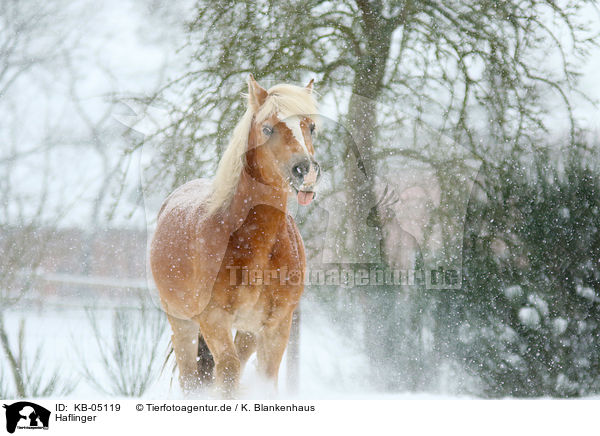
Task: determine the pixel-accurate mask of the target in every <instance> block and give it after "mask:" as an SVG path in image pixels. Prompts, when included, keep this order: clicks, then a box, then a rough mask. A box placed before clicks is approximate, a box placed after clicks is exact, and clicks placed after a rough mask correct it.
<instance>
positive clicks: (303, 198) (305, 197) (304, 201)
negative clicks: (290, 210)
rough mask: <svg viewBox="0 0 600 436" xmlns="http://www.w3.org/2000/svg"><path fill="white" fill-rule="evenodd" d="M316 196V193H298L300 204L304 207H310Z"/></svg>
mask: <svg viewBox="0 0 600 436" xmlns="http://www.w3.org/2000/svg"><path fill="white" fill-rule="evenodd" d="M314 195H315V193H314V192H306V191H298V203H300V204H301V205H302V206H308V205H309V204H310V202H311V201H312V199H313V196H314Z"/></svg>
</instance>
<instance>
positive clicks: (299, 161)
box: [246, 76, 321, 206]
mask: <svg viewBox="0 0 600 436" xmlns="http://www.w3.org/2000/svg"><path fill="white" fill-rule="evenodd" d="M312 86H313V81H312V80H311V81H310V83H309V84H308V85H307V86H306V87H304V88H303V87H298V86H292V85H276V86H274V87H272V88H271V89H269V90H268V91H267V90H265V89H264V88H262V87H261V86H260V85H259V84H258V83H257V82H256V80H254V77H252V76H250V79H249V81H248V109H249V110H251V111H252V112H253V114H254V116H253V118H252V125H251V127H250V136H249V139H248V154H247V159H246V161H247V163H248V167H249V169H250V171H251V174H252V175H253V177H255V178H257V179H258V180H260V181H261V182H262V183H266V184H269V185H272V186H278V187H281V188H282V189H289V190H293V191H294V193H295V194H296V196H297V199H298V203H300V204H301V205H303V206H306V205H308V204H309V203H310V202H311V201H312V200H313V198H314V196H315V189H316V186H317V182H318V181H319V178H320V175H321V169H320V166H319V164H318V163H317V161H316V159H315V157H314V155H315V149H314V147H313V137H314V134H315V131H316V127H317V124H316V122H317V120H316V113H317V109H316V103H315V100H314V97H313V93H312Z"/></svg>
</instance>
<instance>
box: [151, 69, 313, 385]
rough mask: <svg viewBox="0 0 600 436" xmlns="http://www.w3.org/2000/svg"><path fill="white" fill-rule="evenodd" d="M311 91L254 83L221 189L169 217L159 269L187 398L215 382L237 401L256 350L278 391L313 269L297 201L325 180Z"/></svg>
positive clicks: (195, 196) (168, 212) (203, 191)
mask: <svg viewBox="0 0 600 436" xmlns="http://www.w3.org/2000/svg"><path fill="white" fill-rule="evenodd" d="M312 88H313V81H312V80H311V81H310V83H309V84H308V85H307V86H306V87H298V86H293V85H287V84H280V85H276V86H273V87H272V88H270V89H269V90H265V89H264V88H262V87H261V86H260V85H259V84H258V83H257V82H256V81H255V80H254V78H253V77H252V75H251V76H250V78H249V80H248V96H247V99H248V105H247V110H246V113H245V114H244V116H243V118H242V119H241V120H240V122H239V123H238V125H237V127H236V128H235V130H234V132H233V135H232V138H231V140H230V143H229V145H228V147H227V148H226V150H225V152H224V154H223V156H222V158H221V160H220V162H219V165H218V167H217V172H216V175H215V178H214V179H213V181H212V183H210V182H208V183H206V182H204V181H203V180H200V179H198V180H193V181H191V182H188V183H186V184H184V185H182V186H180V187H179V188H178V189H176V190H175V191H174V192H173V193H172V194H171V195H170V196H169V197H168V198H167V199H166V200H165V202H164V203H163V205H162V208H161V210H160V212H159V215H158V221H157V227H156V232H155V234H154V238H153V241H152V244H151V249H150V266H151V269H152V274H153V276H154V281H155V283H156V286H157V288H158V291H159V295H160V299H161V303H162V305H163V308H164V310H165V311H166V313H167V316H168V319H169V323H170V324H171V328H172V331H173V335H172V338H171V339H172V343H173V350H174V352H175V358H176V361H177V367H178V369H179V382H180V384H181V387H182V388H183V390H184V392H190V391H194V390H196V389H198V388H200V387H201V386H202V385H203V383H204V382H206V381H210V380H213V379H214V381H215V382H216V384H217V386H218V387H219V389H220V390H221V391H222V392H223V393H224V395H225V396H228V397H231V396H235V394H236V392H237V389H238V386H239V379H240V373H241V370H242V368H243V366H244V364H245V363H246V362H247V360H248V358H249V357H250V356H251V355H252V353H253V352H254V351H256V352H257V360H258V370H259V372H260V373H261V374H262V375H263V376H264V377H265V378H267V379H268V380H271V381H272V382H273V385H274V387H275V388H276V385H277V375H278V372H279V366H280V363H281V359H282V356H283V353H284V351H285V348H286V346H287V343H288V338H289V334H290V328H291V323H292V315H293V312H294V310H295V309H296V307H297V306H298V303H299V301H300V296H301V295H302V292H303V290H304V273H305V267H306V260H305V254H304V245H303V242H302V238H301V236H300V233H299V231H298V228H297V226H296V223H295V222H294V220H293V218H292V217H291V216H290V215H289V214H288V211H287V204H288V196H289V195H290V194H295V195H296V197H297V201H298V203H299V204H301V205H308V204H309V203H311V201H312V200H313V198H314V196H315V187H316V185H317V182H318V180H319V178H320V167H319V165H318V163H317V161H316V160H315V158H314V154H315V150H314V148H313V142H312V137H313V134H314V132H315V128H316V123H317V121H318V118H317V105H316V102H315V99H314V95H313V92H312ZM249 276H250V279H249V278H248V277H249ZM234 329H235V330H236V334H235V338H234V337H233V330H234Z"/></svg>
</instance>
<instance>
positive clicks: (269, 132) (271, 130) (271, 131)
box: [263, 126, 273, 136]
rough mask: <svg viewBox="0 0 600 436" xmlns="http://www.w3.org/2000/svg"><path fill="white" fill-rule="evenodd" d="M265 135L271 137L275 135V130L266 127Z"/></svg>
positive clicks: (264, 129)
mask: <svg viewBox="0 0 600 436" xmlns="http://www.w3.org/2000/svg"><path fill="white" fill-rule="evenodd" d="M263 133H264V134H265V135H267V136H271V135H272V134H273V128H272V127H269V126H264V127H263Z"/></svg>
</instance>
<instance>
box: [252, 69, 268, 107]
mask: <svg viewBox="0 0 600 436" xmlns="http://www.w3.org/2000/svg"><path fill="white" fill-rule="evenodd" d="M266 99H267V91H266V90H265V88H263V87H262V86H260V85H259V84H258V82H257V81H256V80H254V76H253V75H252V74H250V77H248V106H249V107H250V108H252V110H253V111H254V112H256V111H257V110H258V108H260V107H261V106H262V104H263V103H264V102H265V100H266Z"/></svg>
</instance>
